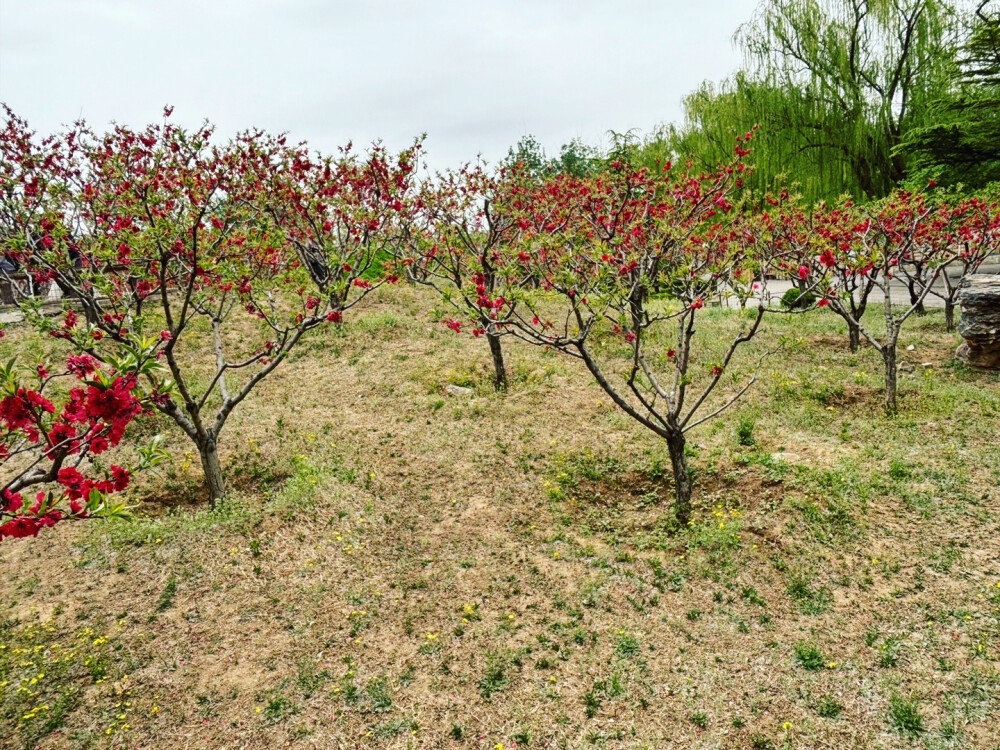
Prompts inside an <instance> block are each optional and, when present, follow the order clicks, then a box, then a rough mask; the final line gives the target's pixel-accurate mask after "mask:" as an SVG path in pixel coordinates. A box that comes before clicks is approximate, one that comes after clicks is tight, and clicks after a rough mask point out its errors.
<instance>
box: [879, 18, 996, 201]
mask: <svg viewBox="0 0 1000 750" xmlns="http://www.w3.org/2000/svg"><path fill="white" fill-rule="evenodd" d="M987 5H988V3H987V2H985V1H984V2H982V3H981V4H980V6H979V10H978V13H977V14H976V16H975V20H974V22H973V28H972V33H971V34H970V36H969V39H968V41H967V43H966V45H965V47H964V48H963V50H962V53H961V55H960V64H959V66H958V68H957V70H956V71H955V74H954V78H953V85H952V87H951V88H950V89H949V90H948V91H947V92H945V93H944V94H943V95H942V96H941V97H940V98H939V99H937V100H935V101H934V102H933V103H932V105H931V117H930V118H929V122H928V123H927V124H925V125H923V126H921V127H916V128H913V129H912V130H910V131H909V132H908V133H907V134H906V135H905V137H904V138H903V141H902V143H901V144H900V146H899V147H898V149H897V152H898V153H899V154H900V155H902V156H904V157H905V158H906V159H907V160H908V162H909V164H910V167H911V172H912V173H913V182H914V183H917V184H921V183H923V182H925V181H926V180H927V179H928V178H933V179H935V180H937V181H938V182H940V183H941V184H942V185H962V186H964V187H965V188H966V189H979V188H983V187H985V186H986V185H988V184H989V183H991V182H996V181H1000V119H998V118H997V116H996V113H997V111H998V109H1000V12H997V11H993V12H989V11H987Z"/></svg>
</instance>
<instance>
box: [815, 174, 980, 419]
mask: <svg viewBox="0 0 1000 750" xmlns="http://www.w3.org/2000/svg"><path fill="white" fill-rule="evenodd" d="M839 211H840V213H839V215H838V216H837V218H836V222H837V223H838V224H839V225H840V228H839V230H838V232H837V233H836V234H831V235H830V236H829V237H828V238H827V239H828V240H829V241H828V242H826V244H825V245H824V246H823V247H822V248H821V249H820V251H819V252H817V249H816V248H814V247H810V248H807V249H806V251H805V252H804V253H803V254H802V255H801V256H800V257H799V260H798V262H799V263H800V265H799V273H800V275H801V276H802V278H807V279H809V281H810V283H811V284H812V286H813V287H814V288H817V289H818V290H820V292H821V298H820V300H819V302H818V304H819V305H820V306H827V307H829V308H830V309H831V310H832V311H834V312H835V313H836V314H837V315H839V316H840V317H842V318H844V319H845V320H846V321H848V325H849V326H851V327H852V330H853V329H856V330H857V331H858V333H859V334H860V335H861V337H863V339H864V340H865V341H867V342H868V343H869V344H870V345H871V346H872V347H873V348H874V349H875V350H876V351H877V352H878V353H879V354H880V355H881V357H882V360H883V364H884V369H885V410H886V413H887V414H890V415H892V414H895V413H896V412H897V410H898V398H897V391H898V388H897V379H898V377H897V376H898V361H897V346H898V343H899V335H900V332H901V330H902V328H903V325H904V324H905V323H906V321H907V320H908V319H909V318H910V317H911V316H912V315H913V314H914V313H916V312H918V311H919V310H920V309H922V305H923V302H924V299H925V298H926V297H927V295H928V294H929V293H930V290H931V287H932V285H933V284H934V282H935V280H936V279H937V278H938V276H939V275H940V274H941V273H942V271H943V269H944V268H945V267H946V266H947V265H948V264H949V263H951V262H952V261H954V260H955V258H956V256H957V255H958V254H959V252H960V250H959V249H958V247H957V246H956V245H955V243H954V241H953V240H954V237H955V235H954V231H955V221H956V220H957V219H959V218H960V214H961V210H960V209H956V208H953V207H950V206H948V205H946V204H937V205H934V204H931V203H930V202H929V201H928V199H927V196H926V195H924V194H922V193H915V192H910V191H899V192H896V193H893V194H892V195H890V196H889V197H887V198H885V199H883V200H882V201H880V202H878V203H874V204H871V205H868V206H849V207H845V208H842V209H840V210H839ZM912 263H918V264H919V265H920V266H921V267H922V268H923V269H925V270H924V272H923V273H924V279H925V284H924V285H923V286H921V287H919V288H918V292H917V294H916V296H915V298H911V299H910V303H909V304H908V305H903V306H899V305H898V304H896V302H897V300H895V299H894V298H893V294H892V292H893V289H894V288H896V289H897V290H898V288H899V286H898V285H899V280H900V278H903V277H905V272H904V271H903V270H902V266H904V265H906V264H912ZM856 278H863V279H865V283H866V284H870V285H871V287H872V288H873V289H876V290H878V291H879V292H880V293H881V297H882V312H883V318H884V324H885V329H884V331H879V330H876V329H874V328H873V327H872V326H871V324H870V323H868V322H866V321H865V320H864V319H863V317H862V316H863V314H864V307H863V306H861V307H859V306H858V305H857V304H856V301H855V300H854V295H855V291H854V288H853V287H852V286H851V284H850V280H851V279H856ZM897 296H898V292H897Z"/></svg>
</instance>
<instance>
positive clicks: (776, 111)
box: [649, 73, 860, 201]
mask: <svg viewBox="0 0 1000 750" xmlns="http://www.w3.org/2000/svg"><path fill="white" fill-rule="evenodd" d="M684 109H685V116H686V119H685V123H684V125H683V126H682V127H680V128H676V127H675V128H671V129H670V130H668V131H667V138H666V139H665V140H666V144H665V145H668V146H669V148H668V149H663V146H662V145H660V146H659V149H660V153H663V150H670V151H673V152H675V153H677V154H685V155H690V156H692V157H693V158H694V159H695V160H697V161H698V162H700V163H701V166H703V167H705V168H706V169H707V168H711V167H714V166H715V165H717V164H719V163H720V162H724V161H725V160H726V159H728V158H730V157H731V155H732V152H733V144H734V139H735V137H736V136H737V135H742V134H743V133H746V132H748V131H749V130H750V129H751V128H753V127H754V126H755V125H756V126H758V130H757V133H756V135H755V136H754V141H753V149H754V157H753V163H754V166H755V171H754V172H753V174H752V175H751V177H750V178H749V186H750V187H751V188H752V189H753V190H754V191H755V192H756V193H757V194H758V195H759V194H762V193H764V192H766V191H767V190H769V189H771V188H772V187H774V183H775V181H778V182H784V181H786V180H789V179H793V178H794V180H795V181H796V182H797V183H798V184H799V188H800V190H801V191H802V193H803V195H804V196H806V197H807V199H809V200H811V201H814V200H819V199H823V198H829V197H835V196H839V195H840V194H842V193H845V192H850V193H858V192H860V191H859V189H858V187H857V184H856V183H857V181H856V180H855V178H854V174H853V172H852V170H851V169H850V165H849V163H848V161H847V160H846V159H845V158H844V151H843V149H842V148H840V147H839V145H837V144H834V143H832V142H831V140H832V139H831V138H830V133H832V132H838V131H840V132H842V131H844V130H846V129H848V128H850V127H851V126H852V125H853V123H851V122H849V121H844V114H843V113H842V112H840V111H838V110H837V109H835V108H832V107H830V106H828V105H827V104H826V103H825V102H823V101H820V100H816V99H810V98H808V97H807V96H805V95H804V92H803V91H802V90H801V89H799V88H796V87H788V86H785V87H782V86H776V85H774V84H773V83H769V82H766V81H760V80H755V79H753V78H751V77H750V76H749V75H748V74H747V73H738V74H737V75H735V76H734V77H733V78H731V79H730V80H728V81H725V82H723V83H722V84H713V83H710V82H706V83H704V84H702V86H701V87H700V88H698V89H697V90H696V91H694V92H693V93H692V94H690V95H689V96H688V97H687V98H686V99H685V101H684ZM805 123H813V124H815V125H816V127H805V126H804V124H805ZM649 150H651V151H656V150H657V149H656V147H654V146H653V145H652V144H651V145H650V147H649Z"/></svg>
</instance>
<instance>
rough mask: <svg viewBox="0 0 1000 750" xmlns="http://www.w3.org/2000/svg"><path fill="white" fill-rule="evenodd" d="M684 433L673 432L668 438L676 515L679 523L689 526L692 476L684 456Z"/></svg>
mask: <svg viewBox="0 0 1000 750" xmlns="http://www.w3.org/2000/svg"><path fill="white" fill-rule="evenodd" d="M684 444H685V440H684V433H683V432H681V431H680V430H677V431H676V432H673V433H671V434H670V436H669V437H668V438H667V450H668V451H669V452H670V465H671V467H672V468H673V472H674V515H675V517H676V518H677V523H679V524H680V525H681V526H687V525H688V524H689V523H690V522H691V475H690V473H689V472H688V465H687V456H685V455H684Z"/></svg>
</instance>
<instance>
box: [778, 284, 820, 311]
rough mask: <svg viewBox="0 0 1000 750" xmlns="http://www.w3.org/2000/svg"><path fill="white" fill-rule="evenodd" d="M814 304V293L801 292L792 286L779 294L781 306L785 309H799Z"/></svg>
mask: <svg viewBox="0 0 1000 750" xmlns="http://www.w3.org/2000/svg"><path fill="white" fill-rule="evenodd" d="M814 304H816V295H815V294H813V293H812V292H805V293H804V294H803V293H802V290H800V289H796V288H795V287H792V288H791V289H789V290H788V291H787V292H785V293H784V294H783V295H781V306H782V307H783V308H785V309H786V310H801V309H804V308H807V307H812V306H813V305H814Z"/></svg>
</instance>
